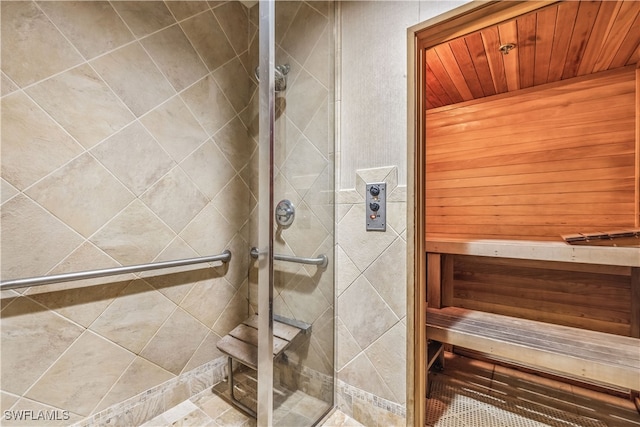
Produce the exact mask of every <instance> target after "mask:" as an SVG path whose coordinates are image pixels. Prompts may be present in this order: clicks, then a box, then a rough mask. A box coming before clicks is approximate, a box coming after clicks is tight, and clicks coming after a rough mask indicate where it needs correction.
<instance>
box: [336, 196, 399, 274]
mask: <svg viewBox="0 0 640 427" xmlns="http://www.w3.org/2000/svg"><path fill="white" fill-rule="evenodd" d="M338 236H339V241H338V244H339V245H340V247H341V248H342V249H343V250H344V251H345V253H346V254H347V255H349V258H350V259H351V261H353V263H354V264H355V265H356V267H357V268H358V269H359V270H360V271H364V270H365V269H366V268H367V267H368V266H369V265H371V263H372V262H373V261H374V260H376V259H377V258H378V257H379V256H380V254H381V253H382V252H384V251H385V250H386V249H387V248H388V247H389V245H390V244H391V243H392V242H393V241H394V240H395V239H396V238H397V237H398V235H397V234H396V233H395V232H394V231H393V230H391V229H389V228H387V231H385V232H384V233H379V232H367V231H366V229H365V206H364V203H362V204H357V205H354V206H353V207H352V208H351V209H350V210H349V212H347V214H346V215H345V216H344V217H343V218H342V220H341V221H340V223H339V224H338Z"/></svg>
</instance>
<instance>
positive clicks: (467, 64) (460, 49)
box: [449, 39, 484, 98]
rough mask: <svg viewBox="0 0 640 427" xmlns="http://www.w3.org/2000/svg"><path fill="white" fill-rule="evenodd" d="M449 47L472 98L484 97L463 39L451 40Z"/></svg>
mask: <svg viewBox="0 0 640 427" xmlns="http://www.w3.org/2000/svg"><path fill="white" fill-rule="evenodd" d="M449 45H450V46H451V51H452V52H453V56H454V57H455V58H456V61H457V62H458V65H459V67H460V71H462V75H463V76H464V78H465V80H466V81H467V85H468V86H469V90H471V94H472V95H473V97H474V98H482V97H484V92H483V90H482V85H481V84H480V80H479V79H478V75H477V74H476V71H475V69H474V66H473V60H472V59H471V55H470V54H469V49H468V48H467V44H466V43H465V41H464V39H456V40H452V41H451V42H450V43H449Z"/></svg>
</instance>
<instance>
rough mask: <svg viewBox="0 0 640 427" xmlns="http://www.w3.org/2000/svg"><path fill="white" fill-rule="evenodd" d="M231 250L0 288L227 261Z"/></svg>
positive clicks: (11, 283)
mask: <svg viewBox="0 0 640 427" xmlns="http://www.w3.org/2000/svg"><path fill="white" fill-rule="evenodd" d="M230 260H231V252H230V251H229V250H225V251H224V252H222V253H221V254H219V255H211V256H203V257H198V258H186V259H179V260H174V261H160V262H152V263H150V264H138V265H130V266H126V267H113V268H104V269H101V270H87V271H78V272H75V273H63V274H56V275H51V276H40V277H29V278H26V279H16V280H6V281H4V282H0V290H1V291H4V290H7V289H19V288H28V287H30V286H42V285H50V284H52V283H60V282H70V281H73V280H82V279H94V278H96V277H106V276H115V275H118V274H124V273H138V272H140V271H148V270H159V269H161V268H171V267H182V266H184V265H192V264H202V263H205V262H214V261H222V262H225V263H226V262H229V261H230Z"/></svg>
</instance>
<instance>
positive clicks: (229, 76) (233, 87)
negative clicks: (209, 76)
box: [213, 58, 257, 113]
mask: <svg viewBox="0 0 640 427" xmlns="http://www.w3.org/2000/svg"><path fill="white" fill-rule="evenodd" d="M213 76H214V77H215V79H216V82H218V86H220V88H221V89H222V91H223V92H224V94H225V96H226V97H227V98H228V99H229V102H231V105H233V108H234V109H235V111H236V112H237V113H240V112H241V111H242V110H244V109H245V108H246V107H247V105H249V102H250V100H251V96H252V95H253V93H254V92H255V90H256V87H257V85H256V84H255V83H254V82H253V80H252V79H251V78H250V77H249V74H248V73H247V70H246V69H245V68H244V65H242V61H240V59H239V58H235V59H233V60H231V61H229V62H228V63H226V64H224V65H223V66H221V67H219V68H218V69H217V70H215V71H214V72H213Z"/></svg>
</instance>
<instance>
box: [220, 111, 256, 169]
mask: <svg viewBox="0 0 640 427" xmlns="http://www.w3.org/2000/svg"><path fill="white" fill-rule="evenodd" d="M213 138H214V140H215V142H216V145H218V147H219V148H220V150H222V152H223V153H224V155H225V157H226V158H227V160H229V162H230V163H231V164H232V165H233V167H234V169H235V170H236V171H238V172H239V171H241V170H242V168H244V167H245V166H246V165H247V163H249V160H250V159H251V156H252V155H253V153H255V152H256V149H257V144H256V143H255V141H254V140H253V139H252V138H251V137H250V136H249V133H248V131H247V128H246V127H245V126H244V124H242V121H241V120H240V119H239V118H237V117H236V118H235V119H233V120H232V121H230V122H229V123H228V124H227V125H226V126H225V127H223V128H222V129H220V131H218V132H217V133H216V134H215V135H214V137H213Z"/></svg>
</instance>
